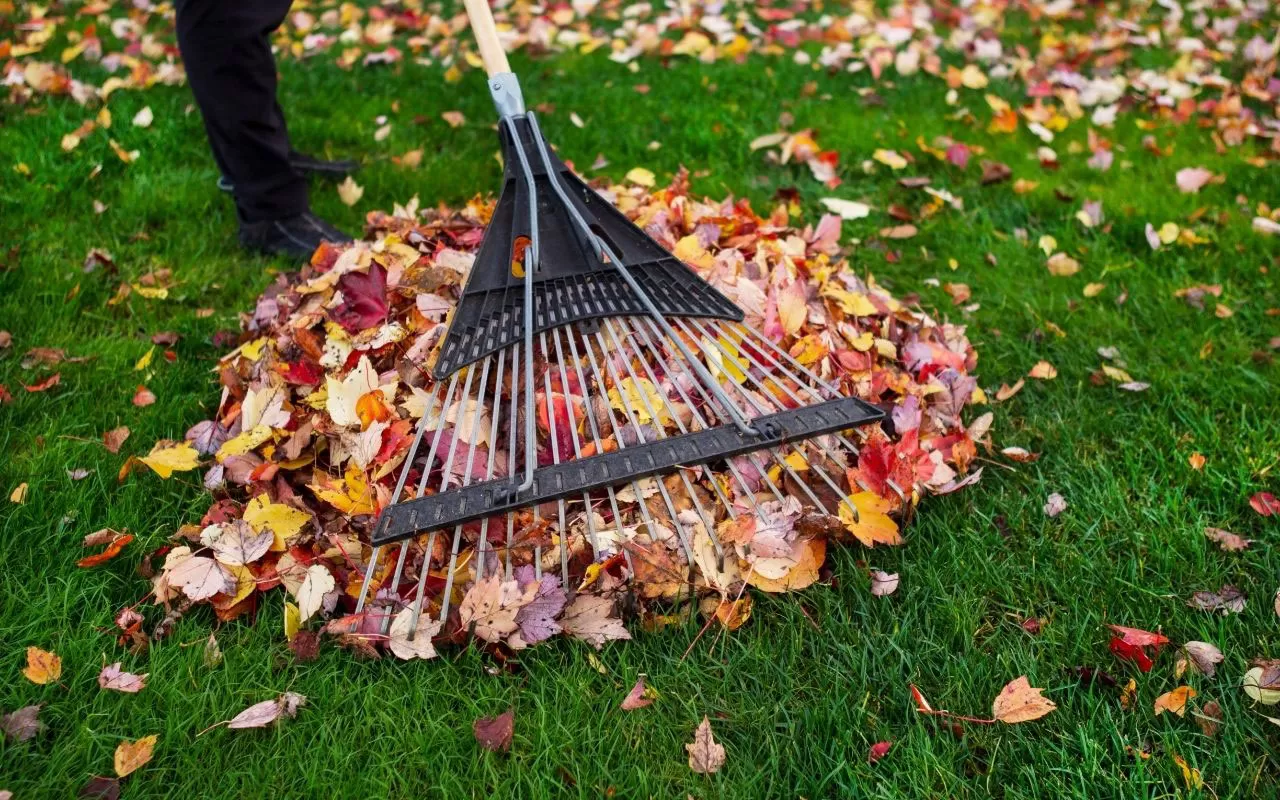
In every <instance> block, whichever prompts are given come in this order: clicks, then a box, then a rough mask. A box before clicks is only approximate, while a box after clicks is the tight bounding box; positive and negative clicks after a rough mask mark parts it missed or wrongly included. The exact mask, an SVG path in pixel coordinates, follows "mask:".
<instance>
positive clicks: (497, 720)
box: [471, 708, 516, 753]
mask: <svg viewBox="0 0 1280 800" xmlns="http://www.w3.org/2000/svg"><path fill="white" fill-rule="evenodd" d="M515 728H516V710H515V709H514V708H508V709H507V710H506V711H504V712H503V713H501V714H499V715H498V716H496V717H481V718H480V719H478V720H476V721H475V724H473V725H472V726H471V732H472V733H473V734H475V737H476V741H477V742H479V743H480V746H481V747H483V748H484V749H485V750H489V751H491V752H494V753H505V752H507V751H509V750H510V749H511V737H512V735H514V734H515Z"/></svg>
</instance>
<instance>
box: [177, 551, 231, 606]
mask: <svg viewBox="0 0 1280 800" xmlns="http://www.w3.org/2000/svg"><path fill="white" fill-rule="evenodd" d="M167 577H168V580H169V584H170V585H171V586H177V587H179V588H181V589H182V592H183V594H185V595H186V596H187V597H189V598H191V599H192V600H207V599H209V598H210V597H213V596H214V595H215V594H221V593H223V592H233V591H235V588H236V581H235V578H234V576H232V574H231V573H230V572H228V571H227V568H226V567H224V566H222V565H221V564H219V563H218V562H217V561H215V560H213V559H212V558H205V557H204V556H188V557H187V558H185V559H182V560H181V561H179V562H178V563H177V565H176V566H174V567H173V568H172V569H171V570H169V571H168V573H167Z"/></svg>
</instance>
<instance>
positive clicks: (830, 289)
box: [822, 284, 877, 317]
mask: <svg viewBox="0 0 1280 800" xmlns="http://www.w3.org/2000/svg"><path fill="white" fill-rule="evenodd" d="M822 296H823V297H829V298H831V299H832V300H834V301H836V303H838V304H839V306H840V310H841V311H843V312H844V313H846V314H848V315H849V316H851V317H870V316H873V315H875V314H876V313H877V311H876V307H875V306H874V305H873V304H872V303H871V301H870V300H868V299H867V296H866V295H865V294H863V293H862V292H849V291H846V290H844V289H840V288H837V287H834V286H831V285H830V284H828V285H827V288H825V289H823V291H822Z"/></svg>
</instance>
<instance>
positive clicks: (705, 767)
mask: <svg viewBox="0 0 1280 800" xmlns="http://www.w3.org/2000/svg"><path fill="white" fill-rule="evenodd" d="M684 749H685V750H686V751H688V753H689V769H691V770H693V771H694V772H696V773H698V774H699V775H708V774H711V773H714V772H719V771H720V768H721V767H723V766H724V747H723V746H722V745H721V744H720V743H719V742H717V741H716V740H715V737H714V736H712V735H711V720H710V719H708V718H707V717H706V716H703V718H702V723H701V724H700V725H698V729H697V730H696V731H694V733H693V742H691V743H690V744H686V745H685V746H684Z"/></svg>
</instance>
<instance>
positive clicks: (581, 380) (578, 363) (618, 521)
mask: <svg viewBox="0 0 1280 800" xmlns="http://www.w3.org/2000/svg"><path fill="white" fill-rule="evenodd" d="M565 338H566V339H568V341H569V353H570V354H571V355H572V356H573V368H574V371H575V372H576V373H577V376H578V384H579V385H580V386H582V387H583V389H584V391H585V389H586V386H587V379H586V378H585V377H584V376H583V374H582V360H581V359H580V358H579V357H578V345H577V343H576V342H575V341H574V339H573V337H572V336H568V335H566V337H565ZM583 349H585V350H586V351H587V356H588V358H589V359H590V362H591V369H592V371H593V372H594V373H595V379H596V385H597V386H599V387H600V390H601V391H604V390H605V387H604V380H603V378H602V377H601V376H600V369H599V367H597V366H596V363H595V359H594V358H592V357H591V348H590V346H589V343H588V342H587V341H586V340H585V339H583ZM606 396H607V395H606ZM583 407H584V408H585V409H586V412H587V427H588V428H590V430H591V440H592V442H593V443H594V444H595V446H596V451H597V452H603V450H604V437H602V436H601V435H600V425H599V423H598V422H597V420H596V412H595V409H594V408H592V406H591V401H590V400H589V399H588V401H587V402H586V403H583ZM612 422H613V421H612V420H610V424H612ZM618 447H622V443H621V442H619V443H618ZM631 487H632V489H633V490H634V491H635V493H636V497H637V498H640V497H641V496H642V494H643V492H641V490H640V485H639V484H638V483H637V482H635V481H632V482H631ZM605 493H606V494H607V495H608V497H609V508H610V509H611V510H612V511H613V525H614V527H615V528H617V530H618V537H619V539H621V537H622V528H623V526H622V512H621V511H619V510H618V495H617V493H616V492H615V491H614V490H613V487H612V486H608V487H605ZM640 507H641V508H644V502H643V501H642V502H641V503H640ZM588 519H590V516H588ZM597 544H599V542H598V541H597ZM593 555H594V556H595V557H596V558H599V555H600V549H599V548H597V549H596V552H595V553H594V554H593ZM622 556H623V558H625V559H626V562H627V569H629V570H630V569H632V566H631V553H630V552H628V551H627V550H626V549H625V548H623V551H622Z"/></svg>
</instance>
